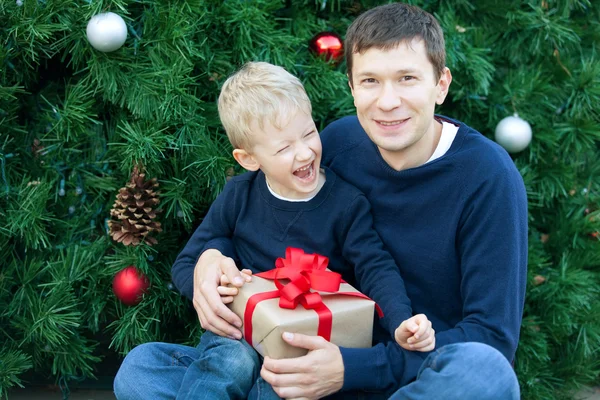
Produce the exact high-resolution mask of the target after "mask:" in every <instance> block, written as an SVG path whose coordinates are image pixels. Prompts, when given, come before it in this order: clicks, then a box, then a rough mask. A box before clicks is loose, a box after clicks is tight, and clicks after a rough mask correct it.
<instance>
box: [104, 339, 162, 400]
mask: <svg viewBox="0 0 600 400" xmlns="http://www.w3.org/2000/svg"><path fill="white" fill-rule="evenodd" d="M156 345H157V343H144V344H141V345H139V346H136V347H134V348H133V349H132V350H131V351H130V352H129V353H128V354H127V356H126V357H125V359H124V360H123V363H122V364H121V367H120V368H119V371H118V372H117V375H116V376H115V380H114V382H113V390H114V392H115V396H116V398H117V399H121V400H136V399H143V395H142V394H141V393H139V391H138V388H139V387H140V386H139V383H140V382H143V381H144V376H143V375H144V373H145V371H144V369H143V368H140V367H141V366H143V365H147V364H148V363H149V362H150V363H151V362H152V359H153V357H154V353H155V349H156Z"/></svg>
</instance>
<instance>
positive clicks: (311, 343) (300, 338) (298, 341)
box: [281, 332, 329, 350]
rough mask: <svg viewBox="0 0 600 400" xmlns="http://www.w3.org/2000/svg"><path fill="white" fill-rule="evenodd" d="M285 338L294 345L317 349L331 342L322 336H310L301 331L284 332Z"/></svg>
mask: <svg viewBox="0 0 600 400" xmlns="http://www.w3.org/2000/svg"><path fill="white" fill-rule="evenodd" d="M281 336H282V337H283V340H284V341H286V342H287V343H289V344H291V345H292V346H294V347H300V348H302V349H307V350H317V349H322V348H324V347H326V346H327V345H328V344H329V342H328V341H326V340H325V339H323V338H322V337H321V336H309V335H303V334H301V333H291V332H284V333H283V335H281Z"/></svg>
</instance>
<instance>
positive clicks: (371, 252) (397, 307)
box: [339, 194, 412, 337]
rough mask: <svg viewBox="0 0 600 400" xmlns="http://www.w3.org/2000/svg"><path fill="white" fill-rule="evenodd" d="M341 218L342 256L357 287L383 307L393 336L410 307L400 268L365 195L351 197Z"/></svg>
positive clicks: (383, 323) (387, 325)
mask: <svg viewBox="0 0 600 400" xmlns="http://www.w3.org/2000/svg"><path fill="white" fill-rule="evenodd" d="M343 221H344V225H343V227H342V229H341V232H340V237H339V240H340V244H341V245H342V254H343V256H344V259H346V260H347V261H348V262H349V263H350V264H351V265H353V266H354V273H355V275H356V280H357V282H358V285H359V286H360V290H361V291H362V292H363V293H364V294H366V295H367V296H369V297H370V298H371V299H372V300H374V301H375V302H376V303H377V304H379V306H380V307H381V309H382V310H383V313H384V317H383V319H382V320H381V324H382V326H383V327H384V328H385V329H386V330H387V331H388V332H389V333H390V335H391V337H393V336H394V332H395V331H396V328H398V327H399V326H400V324H401V323H402V321H404V320H406V319H408V318H410V317H411V316H412V309H411V305H410V300H409V298H408V296H407V294H406V288H405V286H404V281H403V280H402V277H401V276H400V270H399V269H398V266H397V265H396V262H395V261H394V259H393V258H392V256H391V255H390V253H388V252H387V250H385V248H384V245H383V242H382V241H381V238H380V237H379V235H378V234H377V232H376V231H375V228H374V227H373V216H372V214H371V205H370V203H369V201H368V200H367V198H366V197H365V196H364V195H362V194H360V195H358V196H357V197H356V198H355V199H354V200H353V201H352V203H351V205H350V206H349V207H348V208H347V209H346V212H345V215H344V218H343Z"/></svg>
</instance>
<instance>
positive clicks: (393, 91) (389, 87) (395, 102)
mask: <svg viewBox="0 0 600 400" xmlns="http://www.w3.org/2000/svg"><path fill="white" fill-rule="evenodd" d="M400 104H402V101H401V100H400V93H399V92H398V88H396V87H394V85H393V84H392V83H390V82H388V83H385V84H384V85H383V86H382V88H381V92H380V93H379V98H378V99H377V107H379V108H380V109H381V110H383V111H390V110H393V109H395V108H397V107H400Z"/></svg>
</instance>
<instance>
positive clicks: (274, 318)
mask: <svg viewBox="0 0 600 400" xmlns="http://www.w3.org/2000/svg"><path fill="white" fill-rule="evenodd" d="M327 261H328V260H327V258H326V257H323V256H320V255H317V254H305V253H304V252H303V251H302V250H301V249H295V248H288V249H287V251H286V258H280V259H278V260H277V262H276V264H275V265H276V268H275V269H274V270H271V271H268V272H266V273H261V274H256V275H254V276H253V278H252V282H249V283H246V284H244V286H243V287H242V288H241V289H240V291H239V294H238V295H237V296H235V297H234V300H233V302H232V303H230V304H229V307H230V308H231V310H232V311H233V312H234V313H236V314H237V315H238V316H239V317H240V318H241V319H242V321H243V327H242V332H243V335H244V338H245V339H246V341H247V342H248V343H250V344H251V345H252V346H253V347H254V348H255V349H256V350H257V351H258V352H259V353H260V354H261V355H262V356H263V357H264V356H269V357H271V358H276V359H279V358H292V357H300V356H303V355H304V354H306V353H307V350H306V349H301V348H297V347H293V346H290V345H289V344H287V343H286V342H285V341H284V340H283V339H282V337H281V335H282V334H283V332H293V333H303V334H306V335H313V336H316V335H319V336H322V337H324V338H325V339H326V340H329V341H330V342H332V343H334V344H336V345H338V346H343V347H354V348H365V347H371V342H372V329H373V312H374V310H375V309H377V311H378V313H379V314H380V316H382V314H381V310H380V309H379V307H377V305H376V304H375V302H374V301H372V300H370V299H369V298H368V297H367V296H365V295H364V294H362V293H360V292H359V291H358V290H356V289H354V288H353V287H352V286H351V285H349V284H347V283H345V282H344V281H342V280H341V276H340V275H339V274H337V273H335V272H331V271H329V270H327V269H326V266H327Z"/></svg>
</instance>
